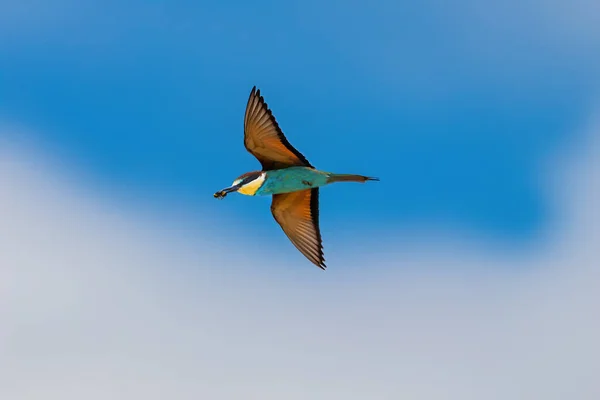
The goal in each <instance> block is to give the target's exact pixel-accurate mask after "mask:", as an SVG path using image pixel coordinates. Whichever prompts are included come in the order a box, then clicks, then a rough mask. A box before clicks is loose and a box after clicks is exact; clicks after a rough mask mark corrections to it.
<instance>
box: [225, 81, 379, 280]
mask: <svg viewBox="0 0 600 400" xmlns="http://www.w3.org/2000/svg"><path fill="white" fill-rule="evenodd" d="M244 146H245V147H246V150H248V152H250V154H252V155H253V156H254V157H256V158H257V159H258V161H259V162H260V164H261V165H262V170H261V171H252V172H246V173H245V174H242V175H240V176H239V177H238V178H237V179H235V180H234V181H233V183H232V184H231V186H230V187H228V188H225V189H223V190H219V191H218V192H216V193H215V194H214V197H215V198H218V199H223V198H225V196H227V194H228V193H232V192H238V193H241V194H245V195H247V196H273V200H272V202H271V213H272V214H273V217H274V218H275V221H277V223H278V224H279V225H280V226H281V228H282V229H283V232H284V233H285V234H286V235H287V237H288V238H289V240H290V241H291V242H292V244H293V245H294V246H296V248H297V249H298V250H299V251H300V252H301V253H302V254H303V255H304V256H305V257H306V258H307V259H308V260H309V261H311V262H312V263H313V264H315V265H316V266H317V267H319V268H321V269H323V270H324V269H325V268H326V265H325V258H324V255H323V242H322V239H321V232H320V229H319V187H321V186H325V185H329V184H330V183H334V182H361V183H364V182H366V181H378V180H379V179H378V178H373V177H368V176H363V175H354V174H334V173H331V172H325V171H319V170H317V169H315V167H313V166H312V165H311V164H310V163H309V162H308V160H307V159H306V158H305V157H304V156H303V155H302V154H301V153H300V152H299V151H298V150H296V149H295V148H294V146H292V145H291V144H290V142H288V140H287V139H286V137H285V136H284V134H283V132H282V131H281V129H280V128H279V125H278V124H277V121H276V120H275V117H274V116H273V113H272V112H271V110H270V109H269V107H268V105H267V103H265V100H264V98H263V96H261V94H260V90H257V89H256V86H255V87H253V88H252V91H251V92H250V97H249V99H248V104H247V105H246V113H245V116H244Z"/></svg>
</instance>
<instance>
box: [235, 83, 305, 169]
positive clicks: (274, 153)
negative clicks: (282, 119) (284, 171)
mask: <svg viewBox="0 0 600 400" xmlns="http://www.w3.org/2000/svg"><path fill="white" fill-rule="evenodd" d="M244 145H245V146H246V149H247V150H248V151H249V152H250V153H251V154H252V155H254V157H256V158H257V159H258V161H260V163H261V164H262V167H263V170H265V171H268V170H272V169H280V168H287V167H292V166H299V167H312V165H310V163H309V162H308V160H307V159H306V158H305V157H304V156H303V155H302V154H301V153H300V152H299V151H298V150H296V149H295V148H294V146H292V145H291V144H290V142H288V141H287V139H286V137H285V136H284V135H283V132H282V131H281V129H280V128H279V125H278V124H277V121H276V120H275V117H274V116H273V113H272V112H271V110H270V109H269V107H268V105H267V103H265V100H264V98H263V97H262V96H261V94H260V90H256V86H255V87H253V88H252V92H250V98H249V99H248V104H247V105H246V115H245V116H244Z"/></svg>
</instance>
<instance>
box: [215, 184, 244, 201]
mask: <svg viewBox="0 0 600 400" xmlns="http://www.w3.org/2000/svg"><path fill="white" fill-rule="evenodd" d="M241 186H242V185H239V184H238V185H234V186H229V187H228V188H225V189H222V190H219V191H218V192H216V193H215V194H214V195H213V196H214V197H215V198H217V199H223V198H225V196H227V193H232V192H237V190H238V189H239V188H240V187H241Z"/></svg>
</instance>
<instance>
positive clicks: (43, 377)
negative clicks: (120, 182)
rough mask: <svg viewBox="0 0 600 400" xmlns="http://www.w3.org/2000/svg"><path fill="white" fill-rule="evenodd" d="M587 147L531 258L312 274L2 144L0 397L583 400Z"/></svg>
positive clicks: (593, 196)
mask: <svg viewBox="0 0 600 400" xmlns="http://www.w3.org/2000/svg"><path fill="white" fill-rule="evenodd" d="M599 137H600V135H598V134H597V130H596V131H594V135H592V136H591V138H592V140H591V141H592V142H593V146H587V147H586V148H587V154H585V157H582V156H581V154H582V153H583V152H579V153H573V156H574V157H572V159H571V160H570V164H571V165H572V166H573V167H572V168H570V172H569V173H563V174H561V175H560V179H559V180H556V181H554V183H555V185H554V186H552V188H553V190H555V191H556V193H558V194H561V195H562V194H564V193H568V197H567V198H565V197H564V196H563V197H560V196H558V197H557V198H559V199H561V200H565V203H564V207H565V210H566V212H565V213H566V215H568V216H569V218H568V220H566V221H569V223H565V224H562V225H560V226H559V225H557V232H555V233H554V234H552V235H549V237H551V239H549V240H551V241H550V242H548V243H546V245H545V246H543V247H542V250H540V252H538V253H536V254H533V255H529V256H528V257H516V258H514V257H513V258H512V259H508V260H507V258H503V257H497V255H496V256H494V257H490V256H489V255H486V254H482V253H475V252H473V251H471V250H470V249H469V242H462V243H460V244H459V245H457V246H455V244H451V245H450V246H448V245H447V246H445V247H444V248H446V249H449V250H448V251H446V252H444V253H442V252H440V251H439V250H438V249H440V248H442V247H443V246H438V245H440V244H439V243H435V242H423V243H420V244H419V243H411V246H412V245H413V244H414V245H415V247H413V249H414V248H416V249H422V250H423V251H420V250H413V251H412V252H408V251H404V250H403V249H402V248H401V247H402V246H397V244H396V243H390V244H389V246H390V249H388V250H387V252H386V256H380V258H382V259H379V260H375V261H371V262H366V261H365V262H363V264H365V265H364V268H358V267H357V266H358V265H359V264H360V263H361V261H356V260H355V261H348V263H347V265H339V264H338V265H335V266H334V265H332V266H330V269H329V270H328V271H326V272H324V273H323V272H321V271H319V270H317V269H316V268H313V267H311V266H310V265H307V264H306V263H304V262H301V263H300V264H299V265H291V263H290V262H286V261H284V259H283V258H282V256H280V255H275V256H274V259H273V260H268V261H264V262H263V263H259V262H257V261H255V260H256V259H257V258H256V255H257V254H258V250H260V247H259V245H258V243H259V241H258V239H257V240H256V241H254V242H248V243H245V244H242V242H240V241H239V240H237V239H235V241H234V243H233V244H232V243H231V240H227V239H228V238H227V236H226V234H225V232H224V231H217V232H202V237H190V235H186V234H185V232H181V231H173V230H169V229H168V228H167V226H172V224H170V223H169V224H167V223H166V222H165V221H161V219H160V218H159V217H156V216H155V217H153V218H151V219H149V218H147V217H146V216H143V215H142V214H141V213H137V212H132V211H131V210H129V211H126V209H127V206H126V207H120V206H117V205H116V204H115V203H114V202H110V201H109V200H107V199H104V198H99V197H97V196H96V195H94V190H91V189H90V188H87V187H86V186H85V185H83V184H82V183H81V182H80V181H79V180H78V179H73V178H72V177H71V178H68V179H67V177H68V176H69V174H65V172H64V171H61V170H59V169H56V168H55V167H54V164H53V163H52V162H48V161H47V160H46V161H43V160H40V157H39V153H37V152H30V151H27V150H23V149H19V148H17V147H16V146H14V145H9V144H7V143H4V145H3V146H2V151H1V152H0V182H1V187H2V190H0V220H1V221H2V224H0V275H1V279H0V321H1V324H2V325H0V335H1V336H0V398H3V399H11V400H21V399H23V400H29V399H61V400H69V399H81V398H85V399H106V398H110V399H131V398H146V399H165V398H177V399H198V398H210V399H239V398H244V399H254V398H256V399H259V398H260V399H306V398H311V399H398V398H409V399H436V400H437V399H460V400H467V399H474V400H475V399H477V400H479V399H490V400H494V399H499V400H500V399H502V400H505V399H557V400H558V399H561V400H562V399H578V400H587V399H589V400H593V399H597V398H600V383H599V382H598V380H597V371H599V370H600V361H599V360H600V346H598V345H597V338H598V337H600V321H599V320H598V318H597V310H598V308H599V307H600V291H599V290H598V281H599V278H600V270H599V269H598V265H600V249H598V247H597V244H598V243H599V239H600V231H599V229H598V227H599V226H600V215H599V213H598V212H597V204H598V203H599V202H600V190H599V189H600V180H599V179H598V177H599V176H600V175H599V174H600V165H599V164H598V161H597V160H598V159H599V157H598V155H600V147H598V138H599ZM582 159H585V162H582V161H581V160H582ZM560 164H561V166H564V163H560ZM555 167H556V165H555ZM559 169H562V168H559ZM228 246H233V247H228ZM399 247H400V248H399ZM284 250H285V251H288V252H289V251H293V249H292V248H291V247H288V248H286V249H284ZM285 251H283V250H282V253H279V254H285ZM247 254H249V256H246V255H247ZM252 255H254V256H255V257H252ZM390 255H392V256H390ZM372 257H374V255H373V254H368V258H366V256H365V258H363V260H367V259H370V258H372ZM295 260H300V259H299V258H295ZM265 263H267V264H269V263H272V264H281V265H280V266H279V268H273V267H272V266H269V267H265V266H264V264H265ZM369 263H370V265H367V264H369ZM369 266H371V268H369ZM375 267H376V268H375Z"/></svg>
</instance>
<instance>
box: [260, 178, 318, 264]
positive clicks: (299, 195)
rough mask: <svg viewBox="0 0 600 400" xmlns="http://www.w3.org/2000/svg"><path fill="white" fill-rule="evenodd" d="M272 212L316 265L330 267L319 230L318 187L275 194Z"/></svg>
mask: <svg viewBox="0 0 600 400" xmlns="http://www.w3.org/2000/svg"><path fill="white" fill-rule="evenodd" d="M271 212H272V213H273V217H275V220H276V221H277V222H278V223H279V225H280V226H281V228H282V229H283V231H284V232H285V234H286V235H287V237H288V238H289V239H290V240H291V242H292V243H293V244H294V246H296V248H297V249H298V250H300V252H301V253H302V254H304V256H305V257H306V258H308V259H309V260H310V261H311V262H312V263H313V264H315V265H316V266H317V267H319V268H321V269H325V268H327V266H326V265H325V258H324V256H323V243H322V240H321V232H320V230H319V189H318V188H314V189H307V190H301V191H298V192H291V193H283V194H276V195H273V202H272V203H271Z"/></svg>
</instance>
